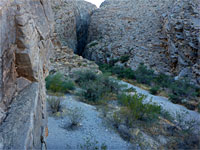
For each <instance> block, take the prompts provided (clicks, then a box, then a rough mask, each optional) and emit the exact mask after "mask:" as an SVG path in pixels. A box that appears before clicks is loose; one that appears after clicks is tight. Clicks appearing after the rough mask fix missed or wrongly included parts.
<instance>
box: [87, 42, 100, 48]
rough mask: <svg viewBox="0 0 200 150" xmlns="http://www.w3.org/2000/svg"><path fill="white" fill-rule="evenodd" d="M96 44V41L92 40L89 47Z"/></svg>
mask: <svg viewBox="0 0 200 150" xmlns="http://www.w3.org/2000/svg"><path fill="white" fill-rule="evenodd" d="M97 44H98V42H96V41H94V42H92V43H90V44H89V47H93V46H95V45H97Z"/></svg>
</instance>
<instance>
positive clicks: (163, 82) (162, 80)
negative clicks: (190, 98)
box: [153, 73, 173, 88]
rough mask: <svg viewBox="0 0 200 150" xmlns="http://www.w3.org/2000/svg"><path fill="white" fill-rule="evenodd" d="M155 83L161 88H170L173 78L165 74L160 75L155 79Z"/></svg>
mask: <svg viewBox="0 0 200 150" xmlns="http://www.w3.org/2000/svg"><path fill="white" fill-rule="evenodd" d="M153 82H154V83H155V84H156V85H158V86H160V87H163V88H169V87H170V85H171V83H172V82H173V78H172V77H170V76H167V75H165V74H163V73H160V74H158V75H156V76H155V77H154V79H153Z"/></svg>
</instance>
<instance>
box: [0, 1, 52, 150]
mask: <svg viewBox="0 0 200 150" xmlns="http://www.w3.org/2000/svg"><path fill="white" fill-rule="evenodd" d="M53 22H54V19H53V14H52V10H51V5H50V1H49V0H3V1H2V0H1V2H0V52H1V53H0V68H1V69H0V149H1V148H3V149H39V148H41V147H42V141H43V139H44V136H43V132H44V129H45V127H46V102H45V100H46V95H45V82H44V78H45V76H46V75H47V74H48V60H49V55H50V54H51V53H50V51H51V50H52V49H53V44H52V42H51V40H52V33H53V25H54V24H53Z"/></svg>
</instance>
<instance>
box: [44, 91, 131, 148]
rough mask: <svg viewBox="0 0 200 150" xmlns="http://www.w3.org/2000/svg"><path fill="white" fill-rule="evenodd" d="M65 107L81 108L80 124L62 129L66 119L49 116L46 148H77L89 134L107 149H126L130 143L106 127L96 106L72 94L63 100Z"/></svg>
mask: <svg viewBox="0 0 200 150" xmlns="http://www.w3.org/2000/svg"><path fill="white" fill-rule="evenodd" d="M63 105H65V107H66V108H75V107H78V108H81V109H82V111H83V114H84V120H83V122H82V126H81V127H80V128H79V129H77V130H74V131H69V130H66V129H63V128H62V127H61V126H62V124H63V122H64V120H67V118H66V119H55V118H53V117H49V119H48V128H49V136H48V137H47V149H50V150H64V149H65V150H78V149H80V148H78V147H77V146H78V145H80V144H84V143H85V140H84V138H85V137H88V136H89V135H91V136H92V137H94V138H95V139H96V141H98V142H99V143H100V145H101V144H102V143H105V144H106V145H107V147H108V150H127V149H129V147H130V145H129V144H128V143H127V142H126V141H124V140H123V139H122V138H121V137H120V136H119V135H118V134H117V133H116V132H114V131H113V130H111V129H110V128H107V127H106V126H105V125H104V124H103V120H102V119H101V118H100V116H99V115H100V114H99V112H98V111H97V110H96V107H94V106H91V105H88V104H85V103H82V102H80V101H77V100H76V98H75V97H74V96H71V95H67V96H66V98H65V99H64V101H63Z"/></svg>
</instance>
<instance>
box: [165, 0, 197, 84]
mask: <svg viewBox="0 0 200 150" xmlns="http://www.w3.org/2000/svg"><path fill="white" fill-rule="evenodd" d="M163 31H164V34H165V36H166V38H165V39H163V42H164V41H165V45H166V48H165V50H166V53H167V54H168V55H167V57H168V60H169V64H170V69H171V72H173V73H174V74H175V75H177V78H180V77H185V76H187V77H189V78H190V79H191V80H192V81H193V82H194V83H198V84H200V2H199V1H198V0H192V1H191V0H182V1H176V2H175V3H174V4H173V6H172V7H171V8H170V10H169V11H168V12H167V13H165V14H163Z"/></svg>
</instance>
